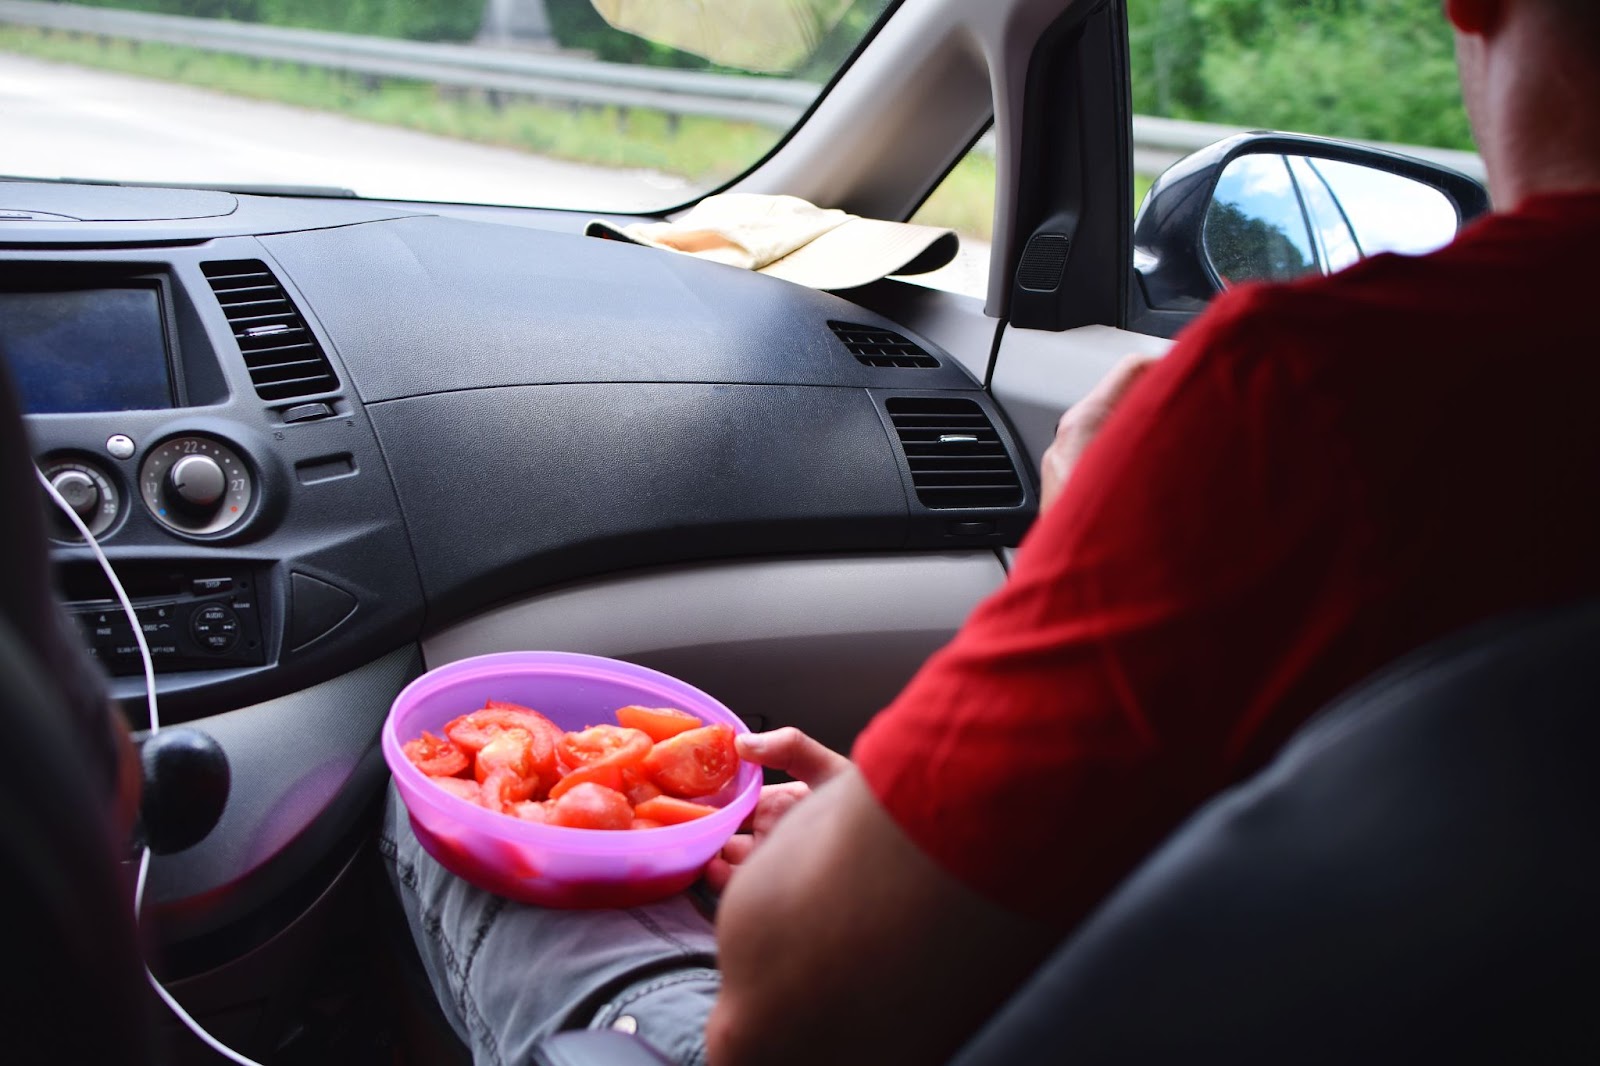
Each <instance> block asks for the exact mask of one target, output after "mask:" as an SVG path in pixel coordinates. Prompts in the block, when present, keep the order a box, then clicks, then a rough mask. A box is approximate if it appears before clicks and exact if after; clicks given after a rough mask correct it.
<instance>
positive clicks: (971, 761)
mask: <svg viewBox="0 0 1600 1066" xmlns="http://www.w3.org/2000/svg"><path fill="white" fill-rule="evenodd" d="M1444 9H1445V13H1446V15H1447V16H1448V18H1449V19H1450V20H1451V22H1452V23H1453V24H1454V26H1455V28H1456V30H1457V34H1458V42H1459V54H1460V60H1461V68H1462V79H1463V85H1464V88H1465V94H1466V100H1467V105H1468V109H1469V112H1470V114H1471V116H1472V118H1473V121H1474V126H1475V129H1476V132H1477V135H1478V141H1479V144H1480V146H1481V148H1482V150H1483V154H1484V157H1485V160H1486V162H1487V165H1488V169H1489V176H1490V183H1491V186H1492V188H1493V191H1494V195H1495V200H1496V204H1497V207H1498V209H1499V212H1500V213H1498V214H1496V215H1493V216H1491V217H1490V218H1488V219H1487V220H1485V221H1483V222H1482V223H1480V224H1478V225H1476V226H1474V227H1473V228H1472V229H1470V230H1469V231H1468V232H1467V233H1465V234H1464V235H1463V236H1462V237H1461V238H1460V239H1459V240H1458V241H1457V242H1456V243H1455V244H1454V245H1452V246H1451V247H1449V248H1448V249H1445V250H1444V251H1442V252H1439V253H1437V254H1435V255H1432V256H1429V257H1426V258H1421V259H1405V258H1399V257H1393V256H1384V257H1379V258H1377V259H1373V260H1369V261H1367V262H1365V263H1363V264H1361V265H1359V266H1357V267H1355V268H1353V269H1351V270H1349V271H1347V272H1345V273H1343V274H1340V275H1338V276H1335V277H1332V278H1326V279H1323V278H1318V279H1314V280H1308V281H1303V282H1299V283H1295V284H1292V285H1287V286H1279V287H1259V288H1244V289H1240V290H1236V291H1234V292H1231V293H1229V294H1228V295H1226V296H1224V297H1223V298H1221V299H1220V300H1218V301H1217V303H1216V305H1215V306H1214V307H1213V308H1212V309H1211V310H1210V311H1209V312H1208V313H1207V314H1206V315H1205V316H1204V318H1203V319H1202V320H1201V321H1200V322H1199V323H1197V324H1196V326H1195V327H1194V328H1192V329H1190V330H1189V331H1188V332H1187V333H1185V334H1184V336H1183V337H1182V338H1181V339H1180V340H1179V342H1178V344H1177V345H1176V346H1175V347H1174V349H1173V350H1172V352H1171V353H1170V354H1169V355H1168V356H1167V357H1166V358H1165V359H1163V360H1161V361H1160V362H1158V363H1155V364H1153V365H1150V366H1148V368H1144V367H1143V366H1142V365H1140V364H1130V365H1129V367H1127V368H1126V369H1125V370H1124V371H1123V373H1122V374H1121V375H1119V376H1118V377H1117V378H1115V379H1114V380H1113V381H1112V382H1111V383H1109V384H1108V386H1107V387H1106V389H1105V390H1104V391H1103V392H1102V393H1101V394H1100V395H1098V396H1097V397H1096V398H1095V402H1094V403H1093V404H1091V405H1089V408H1088V409H1084V408H1080V409H1079V412H1078V413H1077V414H1076V415H1075V416H1074V417H1072V418H1070V419H1069V420H1068V421H1067V422H1065V423H1064V425H1063V430H1062V433H1061V435H1060V437H1059V438H1058V441H1057V444H1056V445H1055V447H1054V448H1053V449H1052V453H1051V455H1050V456H1048V457H1047V461H1046V464H1045V471H1044V473H1045V478H1046V484H1045V488H1046V495H1047V497H1051V496H1054V495H1055V494H1056V493H1057V491H1059V497H1060V498H1059V499H1056V500H1055V501H1054V502H1053V503H1052V504H1051V505H1050V506H1049V507H1048V509H1047V510H1046V511H1045V513H1044V515H1043V516H1042V517H1041V519H1040V521H1039V523H1038V524H1037V526H1036V527H1035V529H1034V530H1033V531H1032V532H1031V533H1030V534H1029V536H1028V538H1027V540H1026V542H1025V543H1024V544H1023V546H1022V549H1021V551H1020V553H1019V554H1018V557H1017V560H1016V566H1015V568H1014V571H1013V573H1012V576H1011V578H1010V580H1009V582H1008V583H1007V585H1006V586H1005V588H1004V589H1002V590H1001V591H1000V592H999V593H997V594H996V595H995V596H994V597H993V598H992V599H990V600H989V601H988V602H986V603H985V604H984V605H983V606H981V607H980V608H979V609H978V611H977V612H976V613H975V614H974V615H973V617H972V618H971V619H970V620H969V621H968V623H967V625H966V626H965V627H964V628H963V630H962V632H961V633H960V634H959V635H958V636H957V638H956V639H955V640H954V641H953V642H952V643H951V644H950V645H949V646H948V647H947V648H945V649H944V650H943V651H941V652H940V653H939V654H938V655H936V656H935V657H934V658H933V659H932V660H930V661H929V663H928V664H927V666H926V667H925V668H924V669H923V670H922V672H921V673H920V674H919V675H918V676H917V677H916V678H915V679H914V680H913V681H912V683H911V684H910V685H909V686H908V687H907V689H906V690H905V692H904V693H903V694H902V695H901V696H900V697H899V698H898V699H897V700H896V701H895V702H894V704H893V705H892V706H890V707H889V708H888V709H887V710H885V711H884V712H883V713H882V714H881V715H879V716H878V717H877V718H876V719H875V720H874V721H873V722H872V724H871V725H870V726H869V727H868V729H867V731H866V732H865V733H864V734H863V735H862V737H861V738H860V740H859V741H858V743H857V745H856V747H855V750H854V753H853V755H854V759H853V762H851V761H846V760H844V759H843V758H842V757H841V756H838V755H835V754H833V753H831V752H827V751H826V750H824V749H821V748H819V747H818V746H817V745H815V744H814V743H813V742H810V741H809V740H807V738H805V737H803V736H801V735H800V734H798V733H796V732H794V731H792V730H786V731H779V732H777V733H773V734H766V735H764V736H757V737H752V738H749V739H748V740H747V741H745V742H744V754H745V755H746V756H747V757H749V758H753V759H755V760H756V761H759V762H763V763H765V764H767V765H769V766H776V767H781V768H783V769H787V770H789V771H791V772H792V773H794V775H795V776H796V777H798V778H799V779H800V780H802V781H806V782H809V783H810V784H811V785H813V786H819V787H817V788H816V790H815V792H814V793H813V794H811V795H810V796H809V797H804V796H803V793H802V790H799V789H791V790H789V791H787V792H785V793H782V794H776V793H775V794H774V795H773V798H772V800H771V802H770V803H769V805H768V807H767V809H766V810H765V812H764V816H763V818H762V819H761V821H760V822H759V823H758V824H757V826H756V830H757V834H756V837H755V838H744V839H741V840H737V842H736V843H734V844H732V845H730V848H729V850H728V852H727V853H726V856H727V860H728V863H725V864H722V865H719V866H718V868H717V869H716V870H715V871H714V874H715V875H716V876H717V877H718V879H720V880H723V881H726V882H727V890H726V894H725V896H724V897H723V901H722V907H721V910H720V913H719V916H718V922H717V944H718V951H719V957H720V965H721V968H722V973H723V987H722V991H721V993H720V995H719V997H718V999H717V1002H716V1006H715V1008H714V1009H713V1011H712V1015H711V1020H710V1022H709V1024H708V1026H707V1030H706V1035H707V1041H708V1049H709V1052H710V1061H711V1063H712V1064H713V1066H733V1064H739V1063H780V1062H789V1061H797V1062H799V1061H803V1062H829V1063H844V1062H870V1063H877V1064H883V1063H891V1062H901V1061H904V1062H937V1061H942V1060H943V1058H945V1057H947V1056H948V1055H949V1054H950V1053H951V1052H952V1051H953V1050H954V1049H955V1048H956V1047H958V1046H959V1044H960V1043H961V1042H962V1040H963V1039H964V1038H965V1037H966V1036H967V1035H969V1034H970V1033H971V1032H972V1031H973V1030H974V1029H975V1028H976V1027H977V1026H978V1025H979V1024H980V1023H981V1022H982V1021H983V1020H984V1019H985V1018H986V1017H987V1016H988V1015H989V1014H990V1013H991V1012H992V1011H993V1010H994V1008H995V1007H996V1006H997V1005H998V1004H999V1003H1001V1002H1002V1001H1003V1000H1004V999H1005V998H1006V997H1007V996H1008V995H1009V994H1010V992H1011V991H1012V990H1013V989H1014V988H1015V987H1016V985H1017V984H1018V983H1020V981H1021V980H1022V979H1023V978H1024V977H1025V976H1026V975H1027V973H1028V972H1029V971H1030V970H1031V969H1032V968H1033V967H1034V966H1035V965H1036V964H1037V962H1038V961H1039V958H1040V956H1041V955H1042V953H1043V952H1044V951H1046V950H1048V949H1049V947H1050V946H1051V945H1052V944H1053V942H1054V941H1055V940H1057V939H1058V938H1059V936H1060V935H1061V934H1062V933H1063V932H1065V931H1066V930H1069V929H1070V928H1071V927H1072V926H1073V925H1074V924H1076V923H1077V922H1078V921H1080V920H1081V919H1082V918H1083V916H1084V915H1085V914H1086V913H1087V912H1088V911H1089V909H1090V908H1092V907H1093V906H1094V905H1095V903H1097V902H1098V901H1099V900H1100V899H1102V898H1104V896H1105V895H1106V893H1107V892H1108V891H1110V890H1111V889H1112V888H1113V887H1114V886H1115V885H1116V883H1117V882H1118V881H1119V880H1120V879H1121V878H1122V877H1123V876H1125V875H1126V874H1127V873H1128V872H1129V870H1130V869H1131V868H1132V867H1133V866H1134V865H1135V864H1136V863H1137V862H1138V860H1139V859H1140V858H1141V857H1143V856H1144V855H1145V854H1147V853H1148V852H1149V851H1150V850H1151V849H1152V848H1153V847H1154V846H1156V845H1157V844H1158V843H1159V842H1160V841H1161V839H1162V838H1163V837H1164V836H1165V835H1166V834H1167V833H1168V832H1170V831H1171V830H1172V829H1173V828H1174V827H1175V826H1176V825H1177V824H1178V823H1179V822H1180V821H1181V820H1182V819H1183V818H1184V817H1185V816H1186V815H1188V814H1189V813H1191V812H1192V811H1194V810H1195V808H1196V807H1198V806H1199V805H1200V804H1201V803H1202V802H1204V801H1205V800H1206V799H1207V798H1208V797H1210V796H1212V795H1214V794H1216V793H1217V792H1218V791H1219V790H1220V789H1222V788H1224V787H1226V786H1228V785H1229V784H1230V783H1233V782H1236V781H1238V780H1239V779H1240V778H1242V777H1243V776H1245V775H1247V774H1249V773H1250V772H1251V771H1252V770H1254V769H1256V768H1258V767H1260V766H1261V765H1262V764H1263V762H1264V761H1265V760H1267V759H1268V758H1269V757H1270V756H1271V755H1272V754H1273V753H1274V752H1275V751H1276V750H1277V748H1278V747H1279V746H1280V745H1281V743H1282V742H1283V741H1284V740H1285V739H1286V738H1287V737H1288V736H1289V735H1290V734H1291V733H1292V732H1293V731H1294V730H1295V729H1296V728H1297V727H1298V726H1299V725H1300V724H1301V723H1303V722H1304V721H1305V720H1306V718H1307V717H1308V716H1310V715H1311V714H1312V713H1314V712H1315V711H1316V710H1317V709H1318V708H1320V707H1322V706H1323V705H1325V704H1327V703H1328V702H1329V701H1330V700H1332V699H1334V698H1335V697H1337V696H1338V695H1339V694H1340V693H1341V692H1342V691H1343V690H1345V689H1346V688H1348V687H1350V686H1351V685H1353V684H1355V683H1356V682H1358V681H1360V680H1361V679H1362V678H1364V677H1365V676H1367V675H1368V674H1370V673H1372V672H1373V671H1375V670H1377V669H1378V668H1380V667H1382V666H1383V665H1384V664H1386V663H1387V662H1389V661H1391V660H1393V659H1395V658H1396V657H1398V656H1400V655H1402V654H1404V653H1405V652H1407V651H1410V650H1412V649H1414V648H1416V647H1418V646H1419V645H1421V644H1424V643H1426V642H1428V641H1430V640H1432V639H1434V638H1436V637H1440V636H1443V635H1445V634H1447V633H1450V632H1451V631H1454V630H1457V629H1460V628H1462V627H1464V626H1467V625H1469V624H1471V623H1473V622H1476V621H1479V620H1482V619H1486V618H1488V617H1491V616H1493V615H1496V614H1501V613H1505V612H1508V611H1511V610H1515V609H1519V608H1526V607H1532V606H1538V605H1545V604H1555V603H1559V602H1562V601H1565V600H1571V599H1576V598H1580V597H1584V596H1592V595H1594V594H1595V593H1597V592H1600V552H1597V551H1596V550H1595V546H1596V545H1597V544H1600V507H1597V506H1596V504H1595V502H1594V498H1593V497H1594V492H1595V486H1596V475H1597V474H1600V418H1597V417H1596V416H1595V413H1594V411H1593V404H1594V403H1595V402H1596V401H1595V398H1596V397H1600V345H1597V344H1596V337H1597V335H1600V327H1597V326H1596V325H1595V324H1594V319H1593V316H1592V313H1591V311H1590V306H1591V305H1590V301H1591V300H1592V299H1593V287H1594V283H1595V281H1596V280H1600V279H1597V277H1596V273H1595V271H1594V269H1593V267H1592V265H1591V263H1592V257H1593V256H1594V254H1595V249H1596V248H1600V108H1597V107H1596V106H1595V105H1596V104H1597V103H1600V6H1597V5H1595V4H1594V3H1593V2H1592V0H1445V3H1444ZM1136 378H1137V380H1135V379H1136ZM1123 392H1125V393H1126V396H1125V398H1122V399H1121V402H1120V403H1119V402H1117V400H1118V398H1119V396H1120V395H1121V394H1122V393H1123ZM1112 407H1115V412H1114V414H1113V415H1112V416H1111V417H1109V418H1108V419H1104V420H1105V426H1104V431H1103V432H1101V433H1099V434H1098V435H1096V434H1095V433H1094V432H1093V430H1094V428H1095V426H1094V425H1093V423H1095V422H1097V421H1099V420H1102V419H1103V417H1104V415H1105V413H1106V412H1107V411H1109V410H1110V408H1112ZM1091 436H1092V437H1094V440H1093V443H1092V446H1089V447H1087V449H1086V450H1085V449H1084V441H1085V438H1087V437H1091ZM1080 451H1081V452H1082V456H1081V460H1079V459H1078V454H1077V453H1078V452H1080ZM1074 464H1075V465H1074ZM1069 472H1070V477H1068V476H1067V475H1068V473H1069ZM1062 481H1064V482H1065V485H1064V487H1062V486H1061V485H1060V483H1061V482H1062ZM802 799H803V802H801V800H802ZM785 812H786V813H785ZM780 815H781V817H782V820H781V822H779V821H778V820H777V819H778V817H779V816H780ZM768 831H770V832H771V835H770V837H768V836H766V833H767V832H768ZM757 840H759V841H761V843H760V846H759V847H756V846H755V844H756V841H757ZM752 849H754V850H753V854H752ZM747 858H748V861H745V860H746V859H747ZM730 864H731V865H730Z"/></svg>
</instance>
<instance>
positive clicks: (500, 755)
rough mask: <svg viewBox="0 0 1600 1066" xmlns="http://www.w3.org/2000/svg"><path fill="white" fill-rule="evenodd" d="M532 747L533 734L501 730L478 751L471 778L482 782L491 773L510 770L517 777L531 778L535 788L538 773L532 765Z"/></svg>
mask: <svg viewBox="0 0 1600 1066" xmlns="http://www.w3.org/2000/svg"><path fill="white" fill-rule="evenodd" d="M533 746H534V739H533V734H532V733H529V732H528V731H527V730H526V729H522V728H520V727H517V728H512V729H502V730H500V732H498V733H496V734H495V735H494V736H493V737H491V738H489V743H487V744H485V745H484V746H483V747H481V748H479V749H478V758H477V760H476V761H475V762H474V764H473V773H472V776H474V777H476V778H477V779H478V780H479V782H482V781H483V779H484V778H486V777H488V776H489V774H490V773H491V772H492V771H495V770H501V769H504V770H510V771H511V772H512V773H514V774H516V775H517V776H518V777H523V778H532V779H533V782H534V785H535V787H537V785H538V781H539V771H538V769H537V768H536V767H535V765H534V757H533Z"/></svg>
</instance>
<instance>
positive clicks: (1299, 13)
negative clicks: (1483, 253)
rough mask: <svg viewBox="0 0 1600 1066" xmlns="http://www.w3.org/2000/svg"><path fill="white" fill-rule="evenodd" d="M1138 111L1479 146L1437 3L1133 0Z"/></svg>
mask: <svg viewBox="0 0 1600 1066" xmlns="http://www.w3.org/2000/svg"><path fill="white" fill-rule="evenodd" d="M1128 21H1129V46H1130V51H1131V53H1132V64H1133V79H1134V107H1135V110H1136V111H1140V112H1142V113H1146V114H1157V115H1169V116H1172V117H1175V118H1192V119H1198V120H1201V121H1209V122H1223V123H1230V124H1235V125H1242V126H1262V127H1271V128H1276V129H1287V130H1298V131H1301V132H1306V133H1318V134H1323V135H1326V136H1333V137H1354V138H1363V139H1370V140H1386V141H1396V142H1400V143H1405V144H1431V145H1439V146H1441V147H1448V148H1470V147H1472V137H1471V131H1470V129H1469V127H1468V124H1467V119H1466V113H1465V111H1464V110H1463V109H1462V106H1461V95H1460V89H1459V87H1458V85H1457V81H1456V69H1455V57H1454V48H1453V42H1452V39H1451V34H1450V30H1449V27H1448V25H1447V24H1446V23H1445V20H1444V18H1443V17H1442V16H1441V14H1440V12H1439V4H1438V0H1129V3H1128Z"/></svg>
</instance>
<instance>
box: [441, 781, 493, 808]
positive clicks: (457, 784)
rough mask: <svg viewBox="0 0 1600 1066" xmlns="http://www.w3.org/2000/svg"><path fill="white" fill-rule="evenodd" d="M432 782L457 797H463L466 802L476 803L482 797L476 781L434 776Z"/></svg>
mask: <svg viewBox="0 0 1600 1066" xmlns="http://www.w3.org/2000/svg"><path fill="white" fill-rule="evenodd" d="M433 783H434V784H436V785H438V786H439V787H440V788H442V789H444V790H445V791H446V792H448V793H450V795H452V796H455V797H456V798H457V799H464V800H466V801H467V802H468V803H478V801H479V800H480V799H481V798H482V790H481V789H480V788H479V787H478V783H477V782H476V781H467V780H464V779H462V778H459V777H436V778H434V779H433Z"/></svg>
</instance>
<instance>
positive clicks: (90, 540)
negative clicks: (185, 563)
mask: <svg viewBox="0 0 1600 1066" xmlns="http://www.w3.org/2000/svg"><path fill="white" fill-rule="evenodd" d="M33 472H34V473H35V474H37V475H38V477H39V484H41V485H43V486H44V491H45V492H46V493H47V494H48V495H49V496H50V498H51V499H52V500H54V501H55V502H56V506H57V507H59V508H61V513H62V514H64V515H66V516H67V519H68V520H69V521H70V522H71V523H72V525H73V527H74V528H75V529H77V531H78V535H79V536H80V537H82V538H83V541H84V543H85V544H87V545H89V550H90V551H92V552H94V557H95V561H96V562H98V563H99V564H100V569H101V570H103V571H105V575H106V580H107V581H110V582H111V588H112V590H113V591H114V592H116V594H117V602H119V603H121V604H122V613H123V614H125V615H127V616H128V624H129V625H130V626H132V627H133V640H134V643H136V644H137V645H138V646H139V659H140V661H141V662H143V664H144V692H145V701H146V703H147V704H148V705H149V708H150V735H151V736H155V735H156V734H157V733H159V732H161V716H160V714H159V713H158V712H157V710H156V667H155V663H154V661H153V660H151V658H150V644H149V642H148V641H146V640H145V639H144V628H143V627H142V626H141V625H140V624H139V616H138V615H137V614H136V613H135V612H134V609H133V601H132V600H130V599H128V591H127V590H126V589H124V588H123V587H122V582H121V581H120V580H118V578H117V572H116V571H115V570H113V569H111V561H110V560H109V559H107V558H106V553H105V552H104V551H102V550H101V549H100V542H99V541H97V540H95V539H94V534H93V533H90V532H89V527H88V526H87V525H85V524H84V521H83V519H82V518H80V517H78V512H76V511H74V510H73V509H72V506H71V505H70V504H68V503H67V501H66V500H64V499H62V498H61V493H59V492H57V491H56V487H55V486H54V485H52V484H50V479H49V478H47V477H45V476H44V471H42V470H40V469H39V468H38V467H35V468H34V471H33ZM149 873H150V849H149V848H145V849H144V850H143V851H142V852H141V853H140V855H139V875H138V877H137V878H136V879H135V881H134V887H133V920H134V922H135V923H138V921H139V920H140V916H141V915H142V913H143V911H144V883H145V879H146V878H147V877H148V876H149ZM144 975H145V977H147V978H148V979H149V981H150V987H151V988H153V989H155V992H156V995H158V996H160V997H161V1001H162V1002H163V1003H165V1004H166V1005H167V1006H168V1007H169V1008H171V1010H172V1013H173V1014H175V1015H177V1017H178V1020H179V1021H181V1022H182V1023H183V1024H184V1025H185V1026H187V1027H188V1029H189V1031H190V1032H191V1033H193V1034H194V1035H195V1036H196V1037H198V1038H199V1039H200V1040H201V1041H202V1042H203V1043H204V1044H205V1045H206V1046H207V1047H209V1048H210V1049H211V1050H213V1051H215V1052H216V1053H217V1054H219V1055H221V1056H222V1057H223V1058H225V1059H227V1060H228V1061H230V1062H235V1063H238V1064H239V1066H261V1064H260V1063H258V1062H256V1061H255V1060H254V1059H247V1058H245V1057H244V1056H243V1055H241V1054H239V1053H238V1052H237V1051H235V1050H233V1049H232V1048H230V1047H228V1046H227V1045H226V1044H224V1043H222V1041H220V1040H218V1039H217V1038H216V1037H214V1036H212V1035H211V1034H210V1033H208V1032H206V1031H205V1029H204V1028H203V1027H202V1026H201V1025H200V1023H199V1022H197V1021H195V1020H194V1018H192V1017H191V1016H190V1015H189V1012H188V1011H186V1010H184V1009H183V1004H181V1003H179V1002H178V1001H177V1000H176V999H174V998H173V997H172V993H171V992H168V991H167V990H166V989H165V988H163V987H162V986H161V982H160V981H158V980H156V975H155V974H153V973H151V972H150V968H149V967H148V966H146V967H145V970H144Z"/></svg>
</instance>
